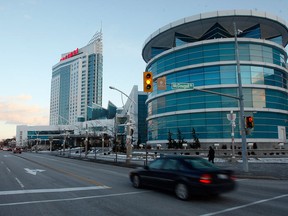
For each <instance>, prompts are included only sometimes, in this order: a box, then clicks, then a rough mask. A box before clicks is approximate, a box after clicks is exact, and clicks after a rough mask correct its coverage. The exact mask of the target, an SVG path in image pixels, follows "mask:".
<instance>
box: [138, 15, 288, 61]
mask: <svg viewBox="0 0 288 216" xmlns="http://www.w3.org/2000/svg"><path fill="white" fill-rule="evenodd" d="M216 23H218V24H219V25H220V26H222V27H223V28H224V29H225V30H227V32H228V33H229V34H230V35H234V24H233V23H235V24H236V26H237V29H239V30H244V29H249V28H251V27H253V26H255V25H260V29H261V38H262V39H269V38H273V37H277V36H282V45H283V47H286V45H287V43H288V27H287V23H286V21H285V20H283V19H281V18H279V17H278V16H275V15H271V14H268V13H266V12H259V11H253V10H228V11H215V12H210V13H202V14H198V15H195V16H190V17H186V18H183V19H180V20H177V21H175V22H172V23H170V24H168V25H166V26H164V27H162V28H160V29H158V30H157V31H155V32H154V33H153V34H151V35H150V36H149V37H148V38H147V40H146V41H145V43H144V46H143V49H142V57H143V59H144V60H145V61H146V62H148V61H149V60H150V59H151V58H152V57H151V56H152V55H151V49H152V47H155V48H164V49H170V48H172V47H174V43H175V42H174V41H175V40H174V39H175V35H177V34H178V35H185V36H187V37H190V38H195V39H199V38H201V37H202V36H203V35H204V34H205V33H206V32H207V31H208V30H209V29H210V28H211V27H212V26H213V25H215V24H216ZM198 41H199V40H198Z"/></svg>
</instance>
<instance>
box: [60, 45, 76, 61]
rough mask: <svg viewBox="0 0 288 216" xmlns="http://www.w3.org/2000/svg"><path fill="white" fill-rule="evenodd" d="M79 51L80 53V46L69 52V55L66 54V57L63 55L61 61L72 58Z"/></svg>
mask: <svg viewBox="0 0 288 216" xmlns="http://www.w3.org/2000/svg"><path fill="white" fill-rule="evenodd" d="M78 53H79V51H78V48H77V49H75V50H73V51H72V52H70V53H68V54H67V55H65V56H64V57H62V58H61V59H60V61H63V60H66V59H68V58H71V57H73V56H75V55H77V54H78Z"/></svg>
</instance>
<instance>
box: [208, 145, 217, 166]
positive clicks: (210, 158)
mask: <svg viewBox="0 0 288 216" xmlns="http://www.w3.org/2000/svg"><path fill="white" fill-rule="evenodd" d="M214 158H215V151H214V149H213V148H212V147H211V146H210V147H209V153H208V161H209V162H212V163H214Z"/></svg>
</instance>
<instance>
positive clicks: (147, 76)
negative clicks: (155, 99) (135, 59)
mask: <svg viewBox="0 0 288 216" xmlns="http://www.w3.org/2000/svg"><path fill="white" fill-rule="evenodd" d="M143 91H144V92H153V73H152V72H149V71H146V72H144V73H143Z"/></svg>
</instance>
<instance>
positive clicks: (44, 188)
mask: <svg viewBox="0 0 288 216" xmlns="http://www.w3.org/2000/svg"><path fill="white" fill-rule="evenodd" d="M130 170H131V168H127V167H120V166H111V165H107V164H100V163H93V162H88V161H81V160H73V159H68V158H61V157H55V156H50V155H42V154H35V153H26V152H24V153H22V154H17V155H15V154H13V153H10V152H3V151H0V216H2V215H3V216H4V215H5V216H10V215H11V216H14V215H17V216H18V215H19V216H22V215H23V216H26V215H29V216H31V215H37V216H42V215H49V216H54V215H55V216H56V215H57V216H61V215H69V216H74V215H77V216H79V215H81V216H85V215H97V216H99V215H105V216H110V215H111V216H112V215H123V216H124V215H125V216H127V215H128V216H130V215H131V216H137V215H139V216H140V215H141V216H142V215H145V216H147V215H149V216H153V215H157V216H161V215H163V216H164V215H165V216H167V215H177V216H178V215H180V216H181V215H201V216H204V215H206V216H208V215H233V216H237V215H245V216H247V215H262V216H265V215H269V216H271V215H279V216H281V215H283V216H284V215H285V216H286V215H287V212H288V205H287V203H288V187H287V186H288V180H274V179H260V178H259V179H250V178H243V179H239V180H238V189H237V190H235V191H233V192H230V193H227V194H223V195H221V196H220V197H217V198H211V197H194V198H192V200H190V201H186V202H185V201H181V200H178V199H176V198H175V196H174V195H173V194H170V193H166V192H163V191H157V190H147V189H145V190H144V189H141V190H138V189H135V188H133V187H132V186H131V184H130V182H129V179H128V173H129V171H130Z"/></svg>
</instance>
